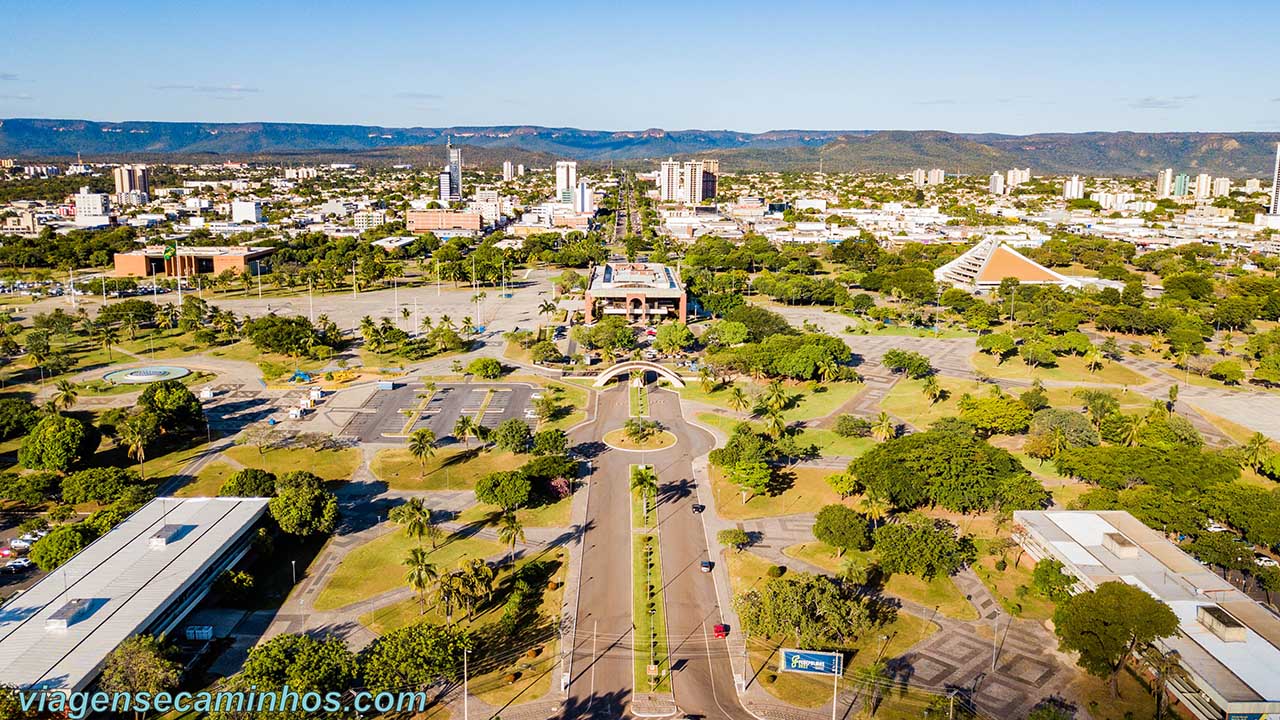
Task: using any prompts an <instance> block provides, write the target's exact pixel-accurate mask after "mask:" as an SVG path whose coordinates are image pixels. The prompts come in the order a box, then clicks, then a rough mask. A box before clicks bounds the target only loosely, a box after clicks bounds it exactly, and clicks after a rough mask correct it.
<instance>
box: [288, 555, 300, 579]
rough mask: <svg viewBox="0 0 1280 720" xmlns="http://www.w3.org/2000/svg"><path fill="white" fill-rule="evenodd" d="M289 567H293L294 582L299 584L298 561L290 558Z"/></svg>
mask: <svg viewBox="0 0 1280 720" xmlns="http://www.w3.org/2000/svg"><path fill="white" fill-rule="evenodd" d="M289 567H291V568H292V569H293V584H294V585H297V584H298V561H297V560H290V561H289Z"/></svg>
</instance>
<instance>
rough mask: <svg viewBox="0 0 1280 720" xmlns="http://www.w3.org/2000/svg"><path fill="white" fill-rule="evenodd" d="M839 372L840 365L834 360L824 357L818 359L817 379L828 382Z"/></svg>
mask: <svg viewBox="0 0 1280 720" xmlns="http://www.w3.org/2000/svg"><path fill="white" fill-rule="evenodd" d="M839 372H840V366H839V365H837V364H836V361H835V360H832V359H831V358H829V357H824V358H822V359H821V360H819V361H818V379H819V380H821V381H822V382H824V383H829V382H831V381H832V380H835V379H836V374H837V373H839Z"/></svg>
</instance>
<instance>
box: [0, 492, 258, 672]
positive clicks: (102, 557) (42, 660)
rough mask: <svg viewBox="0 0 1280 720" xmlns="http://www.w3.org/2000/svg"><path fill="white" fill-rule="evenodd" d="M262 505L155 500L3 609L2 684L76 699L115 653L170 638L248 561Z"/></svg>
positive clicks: (250, 501) (0, 625) (0, 641)
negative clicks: (222, 579) (130, 643)
mask: <svg viewBox="0 0 1280 720" xmlns="http://www.w3.org/2000/svg"><path fill="white" fill-rule="evenodd" d="M266 508H267V500H266V499H265V498H191V499H182V498H156V499H154V500H152V501H151V502H149V503H147V504H146V505H144V506H143V507H141V508H140V509H139V510H138V511H137V512H135V513H133V514H132V515H130V516H129V517H128V518H126V519H125V521H124V522H122V523H120V524H119V525H118V526H116V527H115V528H114V529H113V530H111V532H108V533H107V534H106V535H103V536H102V537H100V538H98V539H97V540H95V541H94V542H93V543H92V544H90V545H89V546H88V547H86V548H85V549H84V550H82V551H80V552H79V553H78V554H77V555H76V556H75V557H73V558H71V560H69V561H68V562H67V563H66V564H65V565H63V566H62V567H60V568H58V569H57V570H55V571H54V572H52V573H50V574H49V575H48V576H46V577H45V578H44V579H42V580H41V581H40V582H38V583H36V584H35V585H34V586H32V587H31V589H29V590H27V591H26V592H25V593H22V594H20V595H18V596H17V597H15V598H14V599H12V600H11V601H9V602H8V603H7V604H5V605H4V606H3V607H0V683H7V684H12V685H16V686H18V687H23V688H31V689H44V690H63V691H76V690H81V689H83V688H84V687H85V686H87V685H89V683H91V682H92V681H93V680H94V679H95V678H96V677H97V676H98V674H99V672H100V671H101V669H102V665H103V662H104V661H105V660H106V658H107V656H108V655H109V654H110V653H111V651H112V650H114V649H115V648H116V646H117V645H119V644H120V643H121V642H122V641H124V640H125V639H126V638H128V637H130V636H132V635H137V634H140V633H150V634H164V633H167V632H169V631H170V630H172V629H173V628H174V627H175V626H176V625H177V624H178V623H179V622H181V621H182V619H183V617H184V616H185V615H186V614H187V612H189V611H190V610H191V609H192V608H193V607H194V606H195V605H196V604H197V603H199V602H200V600H201V599H202V598H203V597H204V596H205V594H206V593H208V591H209V587H210V586H211V585H212V584H213V581H214V580H215V579H216V578H217V576H218V575H219V574H220V573H221V572H222V571H223V570H226V569H227V568H229V567H231V566H232V565H234V564H235V563H236V562H237V561H238V560H239V559H240V558H241V557H243V556H244V553H245V551H246V550H247V549H248V546H249V542H250V541H251V539H252V533H250V530H251V529H252V528H253V526H254V524H255V523H256V522H257V520H258V518H260V517H261V516H262V514H263V513H264V512H265V511H266Z"/></svg>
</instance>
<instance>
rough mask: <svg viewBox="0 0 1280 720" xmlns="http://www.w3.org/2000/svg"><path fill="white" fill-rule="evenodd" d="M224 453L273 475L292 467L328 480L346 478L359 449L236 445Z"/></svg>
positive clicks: (352, 470) (357, 463)
mask: <svg viewBox="0 0 1280 720" xmlns="http://www.w3.org/2000/svg"><path fill="white" fill-rule="evenodd" d="M223 455H226V456H227V457H229V458H231V459H232V460H235V461H236V462H238V463H240V464H241V465H244V466H245V467H252V468H260V469H262V470H266V471H267V472H271V473H275V474H276V475H283V474H285V473H287V472H289V471H291V470H307V471H310V472H312V473H314V474H315V475H317V476H318V477H320V478H321V479H323V480H327V481H330V482H346V481H348V480H350V479H351V476H352V475H354V474H355V471H356V468H358V467H360V451H359V450H357V449H356V448H345V449H342V450H313V449H311V448H276V449H274V450H268V451H266V452H265V453H260V452H258V448H257V447H256V446H254V445H236V446H234V447H230V448H227V449H226V450H225V451H223Z"/></svg>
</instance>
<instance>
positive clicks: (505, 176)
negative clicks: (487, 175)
mask: <svg viewBox="0 0 1280 720" xmlns="http://www.w3.org/2000/svg"><path fill="white" fill-rule="evenodd" d="M515 176H516V168H515V166H514V165H512V164H511V161H510V160H506V161H503V163H502V181H503V182H508V181H510V180H511V178H514V177H515Z"/></svg>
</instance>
